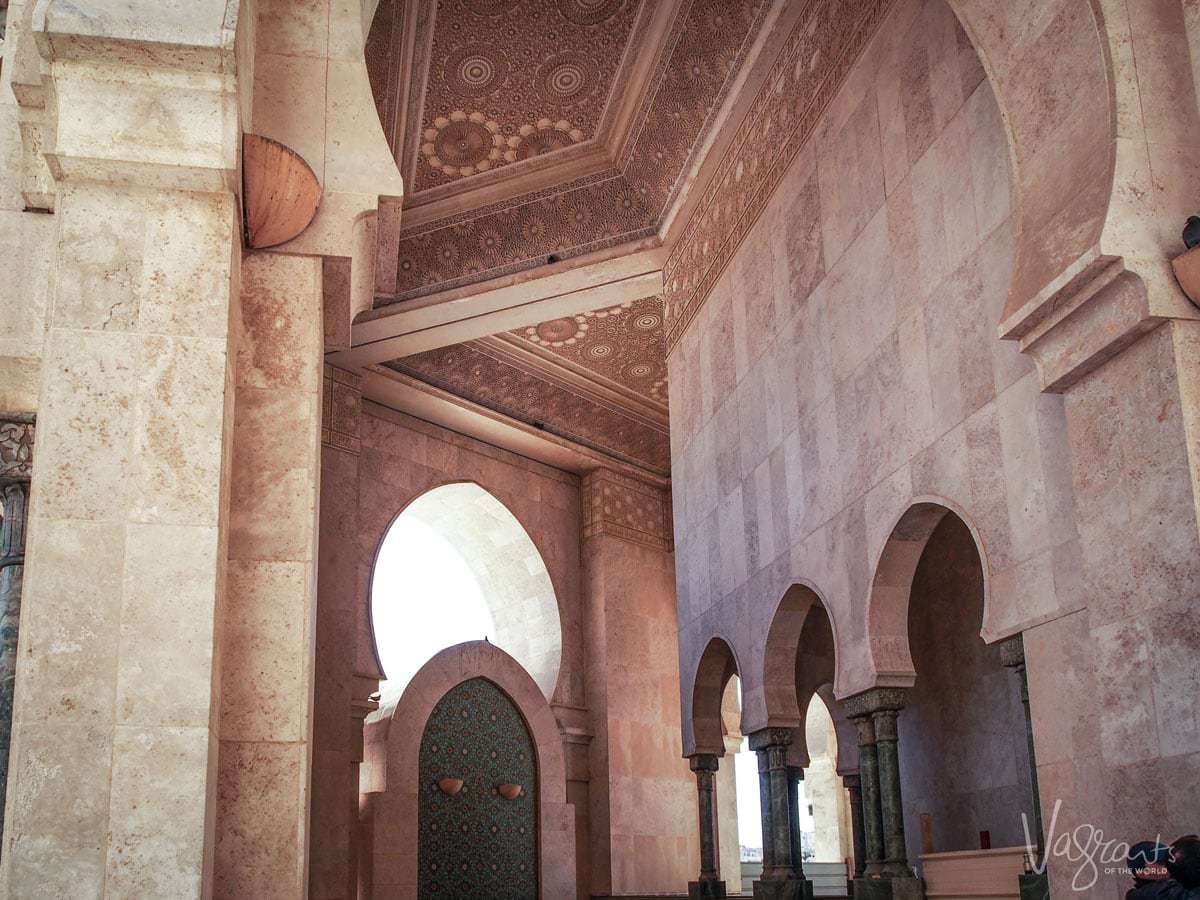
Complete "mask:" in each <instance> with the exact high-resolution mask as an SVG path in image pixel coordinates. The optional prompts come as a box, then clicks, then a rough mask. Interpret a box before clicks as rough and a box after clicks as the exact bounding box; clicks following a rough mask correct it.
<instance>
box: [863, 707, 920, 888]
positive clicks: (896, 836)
mask: <svg viewBox="0 0 1200 900" xmlns="http://www.w3.org/2000/svg"><path fill="white" fill-rule="evenodd" d="M899 712H900V710H899V709H898V708H897V709H892V708H888V707H885V708H882V709H877V710H875V711H874V712H873V713H872V714H871V717H872V718H873V719H874V720H875V747H876V751H877V755H878V758H879V813H880V819H881V820H882V822H883V875H884V877H885V878H905V877H911V876H912V870H911V869H910V868H909V867H908V850H907V848H906V847H905V846H904V801H903V798H902V796H901V790H900V748H899V735H898V734H897V731H896V717H897V715H898V714H899Z"/></svg>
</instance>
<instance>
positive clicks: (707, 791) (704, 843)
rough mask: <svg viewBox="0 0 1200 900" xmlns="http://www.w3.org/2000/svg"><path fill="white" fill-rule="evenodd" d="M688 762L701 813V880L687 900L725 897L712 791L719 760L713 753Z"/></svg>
mask: <svg viewBox="0 0 1200 900" xmlns="http://www.w3.org/2000/svg"><path fill="white" fill-rule="evenodd" d="M688 761H689V763H690V764H691V769H692V771H693V772H695V773H696V792H697V800H698V801H699V802H698V804H697V805H698V807H699V810H700V879H699V880H698V881H693V882H691V883H690V884H688V897H689V898H709V897H716V898H719V897H724V896H725V882H723V881H721V873H720V868H719V865H718V852H717V804H716V798H715V796H714V790H713V789H714V781H715V779H716V774H717V766H718V758H717V756H716V755H715V754H712V753H697V754H694V755H693V756H690V757H688Z"/></svg>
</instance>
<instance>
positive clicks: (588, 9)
mask: <svg viewBox="0 0 1200 900" xmlns="http://www.w3.org/2000/svg"><path fill="white" fill-rule="evenodd" d="M624 5H625V0H558V11H559V12H560V13H562V15H563V18H564V19H567V20H568V21H570V22H574V23H575V24H576V25H597V24H599V23H600V22H603V21H604V20H605V19H611V18H612V17H613V16H615V15H616V14H617V13H618V12H620V10H621V7H623V6H624Z"/></svg>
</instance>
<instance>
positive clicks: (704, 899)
mask: <svg viewBox="0 0 1200 900" xmlns="http://www.w3.org/2000/svg"><path fill="white" fill-rule="evenodd" d="M725 896H726V894H725V882H723V881H718V880H717V879H715V878H706V879H704V880H703V881H689V882H688V900H723V898H724V897H725Z"/></svg>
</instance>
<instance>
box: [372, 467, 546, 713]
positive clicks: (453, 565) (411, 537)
mask: <svg viewBox="0 0 1200 900" xmlns="http://www.w3.org/2000/svg"><path fill="white" fill-rule="evenodd" d="M371 622H372V628H373V631H374V636H375V643H376V646H377V648H378V651H379V658H380V662H381V663H382V665H383V669H384V672H385V673H386V675H387V679H386V680H385V681H383V682H382V683H381V685H380V692H381V694H382V698H383V701H384V703H385V704H386V703H388V702H389V701H391V700H395V699H396V698H397V697H399V696H400V694H401V693H402V692H403V690H404V687H405V685H407V684H408V682H409V680H410V679H411V678H412V676H413V674H414V673H415V672H416V671H417V670H418V669H419V668H420V667H421V666H422V665H424V664H425V662H426V661H427V660H429V659H430V658H431V657H432V656H433V655H434V654H436V653H437V652H438V651H440V650H442V649H444V648H446V647H451V646H454V645H456V644H460V643H463V642H465V641H472V640H487V641H489V642H491V643H492V644H494V645H495V646H497V647H499V648H500V649H502V650H504V651H505V652H507V653H508V654H509V655H510V656H512V657H513V658H514V659H515V660H517V662H519V663H520V664H521V665H522V666H523V667H524V668H525V669H526V671H528V672H529V674H530V675H531V676H532V677H533V680H534V681H535V682H536V683H537V685H538V687H539V688H540V689H541V691H542V693H543V694H544V695H545V697H546V698H547V699H549V698H550V697H551V696H553V693H554V688H555V684H556V683H557V681H558V669H559V662H560V658H561V652H562V629H561V625H560V622H559V614H558V601H557V599H556V597H555V592H554V586H553V584H552V583H551V581H550V573H549V572H548V571H547V570H546V564H545V562H544V561H543V560H542V556H541V554H540V553H539V552H538V549H537V547H536V546H535V545H534V543H533V541H532V540H531V539H530V537H529V534H528V533H527V532H526V531H525V529H524V528H523V527H522V526H521V523H520V522H518V521H517V519H516V517H515V516H513V514H512V513H511V512H509V510H508V508H507V507H505V506H504V504H503V503H501V502H500V501H499V500H497V499H496V498H495V497H494V496H492V495H491V494H490V493H488V492H487V491H485V490H484V489H483V488H482V487H480V486H479V485H477V484H474V483H472V482H459V483H455V484H447V485H443V486H441V487H437V488H434V489H433V490H431V491H428V492H427V493H425V494H422V495H421V496H420V497H418V498H417V499H416V500H414V501H413V502H412V503H410V504H409V505H408V506H407V507H406V508H405V509H404V511H403V512H402V513H400V515H399V516H397V517H396V519H395V521H394V522H393V523H392V525H391V526H390V528H389V529H388V532H387V534H386V535H385V536H384V538H383V541H382V543H381V544H380V547H379V553H378V555H377V556H376V560H375V566H374V569H373V571H372V574H371Z"/></svg>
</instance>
